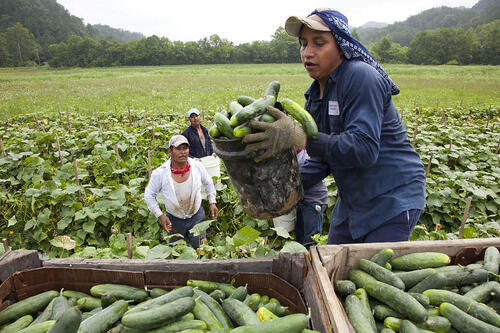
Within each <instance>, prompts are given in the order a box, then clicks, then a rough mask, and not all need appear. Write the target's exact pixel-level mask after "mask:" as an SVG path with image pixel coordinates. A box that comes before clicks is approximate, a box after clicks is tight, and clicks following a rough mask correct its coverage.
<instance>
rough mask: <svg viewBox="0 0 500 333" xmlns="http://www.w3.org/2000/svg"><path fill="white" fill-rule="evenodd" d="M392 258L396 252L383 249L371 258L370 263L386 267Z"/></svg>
mask: <svg viewBox="0 0 500 333" xmlns="http://www.w3.org/2000/svg"><path fill="white" fill-rule="evenodd" d="M392 257H394V251H393V250H392V249H382V250H380V251H379V252H377V253H376V254H375V255H374V256H373V257H371V258H370V261H372V262H374V263H376V264H377V265H380V266H382V267H384V266H385V264H387V263H388V262H389V260H391V258H392Z"/></svg>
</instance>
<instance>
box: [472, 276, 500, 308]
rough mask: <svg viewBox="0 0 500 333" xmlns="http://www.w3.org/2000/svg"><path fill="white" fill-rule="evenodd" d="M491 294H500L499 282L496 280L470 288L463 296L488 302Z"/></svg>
mask: <svg viewBox="0 0 500 333" xmlns="http://www.w3.org/2000/svg"><path fill="white" fill-rule="evenodd" d="M493 295H495V296H498V295H500V283H498V282H497V281H489V282H485V283H483V284H480V285H478V286H477V287H474V288H472V289H470V290H469V291H468V292H466V293H465V294H464V296H465V297H469V298H470V299H472V300H474V301H476V302H481V303H488V302H489V301H490V300H491V298H492V297H493Z"/></svg>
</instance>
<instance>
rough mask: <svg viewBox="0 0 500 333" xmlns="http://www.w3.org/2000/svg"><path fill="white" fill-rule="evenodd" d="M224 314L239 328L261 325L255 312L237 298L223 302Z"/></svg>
mask: <svg viewBox="0 0 500 333" xmlns="http://www.w3.org/2000/svg"><path fill="white" fill-rule="evenodd" d="M222 308H223V309H224V312H226V314H227V315H228V316H229V318H231V320H232V321H233V322H234V323H235V324H238V325H239V326H245V325H255V324H258V323H260V320H259V318H258V317H257V315H256V314H255V312H254V311H253V310H252V309H251V308H250V307H249V306H248V305H247V304H245V303H243V302H241V301H238V300H237V299H235V298H226V299H225V300H224V301H222Z"/></svg>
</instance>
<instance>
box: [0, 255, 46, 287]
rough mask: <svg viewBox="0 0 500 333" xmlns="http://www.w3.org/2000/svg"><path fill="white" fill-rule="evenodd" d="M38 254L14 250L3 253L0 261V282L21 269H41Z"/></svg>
mask: <svg viewBox="0 0 500 333" xmlns="http://www.w3.org/2000/svg"><path fill="white" fill-rule="evenodd" d="M41 266H42V262H41V261H40V259H39V258H38V252H37V251H32V250H15V251H9V252H7V253H5V254H4V255H3V256H2V258H1V260H0V282H1V281H4V280H5V279H7V278H8V277H9V276H11V275H12V274H13V273H15V272H18V271H21V270H23V269H28V268H35V267H41Z"/></svg>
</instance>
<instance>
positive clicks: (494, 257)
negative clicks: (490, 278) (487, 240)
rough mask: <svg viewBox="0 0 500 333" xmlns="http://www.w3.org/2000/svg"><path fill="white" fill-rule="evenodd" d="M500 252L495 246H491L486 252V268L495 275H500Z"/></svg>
mask: <svg viewBox="0 0 500 333" xmlns="http://www.w3.org/2000/svg"><path fill="white" fill-rule="evenodd" d="M499 263H500V252H499V251H498V249H497V248H496V247H495V246H490V247H488V248H486V251H484V268H485V269H486V270H487V271H488V272H490V273H492V274H493V275H497V274H498V264H499Z"/></svg>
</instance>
